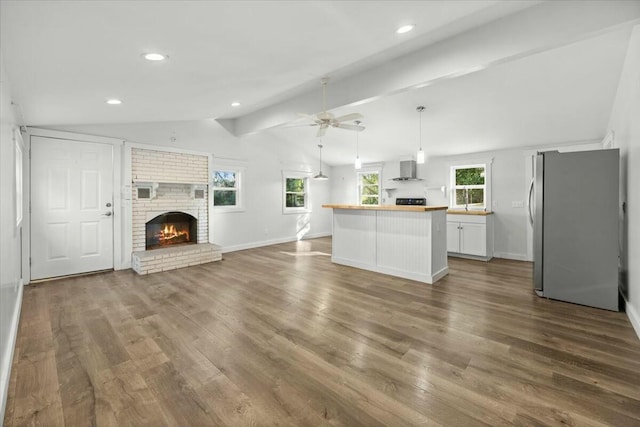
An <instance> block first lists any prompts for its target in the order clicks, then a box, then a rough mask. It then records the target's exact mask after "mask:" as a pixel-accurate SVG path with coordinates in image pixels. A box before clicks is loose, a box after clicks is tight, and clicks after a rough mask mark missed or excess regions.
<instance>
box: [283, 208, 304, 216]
mask: <svg viewBox="0 0 640 427" xmlns="http://www.w3.org/2000/svg"><path fill="white" fill-rule="evenodd" d="M301 213H311V209H308V208H285V209H283V210H282V214H283V215H296V214H301Z"/></svg>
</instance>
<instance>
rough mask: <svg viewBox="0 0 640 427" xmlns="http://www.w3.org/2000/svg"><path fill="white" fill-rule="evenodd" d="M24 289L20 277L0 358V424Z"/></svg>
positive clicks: (4, 407) (7, 388)
mask: <svg viewBox="0 0 640 427" xmlns="http://www.w3.org/2000/svg"><path fill="white" fill-rule="evenodd" d="M23 291H24V283H23V281H22V279H20V281H19V287H18V301H17V303H16V305H17V307H15V309H14V311H13V318H12V319H11V330H10V331H9V342H8V344H9V346H8V347H7V348H6V349H5V351H6V352H8V353H9V354H8V357H6V358H4V359H2V366H0V424H1V421H2V420H4V414H5V410H6V406H7V396H8V391H9V381H10V379H11V364H12V363H13V353H14V351H15V349H16V339H17V338H18V323H19V322H20V310H21V309H22V293H23Z"/></svg>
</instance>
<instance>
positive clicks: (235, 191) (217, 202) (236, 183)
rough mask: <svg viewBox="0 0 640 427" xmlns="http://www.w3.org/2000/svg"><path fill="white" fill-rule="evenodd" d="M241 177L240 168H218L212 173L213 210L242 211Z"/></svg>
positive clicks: (241, 171) (241, 170)
mask: <svg viewBox="0 0 640 427" xmlns="http://www.w3.org/2000/svg"><path fill="white" fill-rule="evenodd" d="M242 175H243V169H242V168H220V169H215V170H214V171H213V206H214V209H215V210H217V211H240V210H243V203H242Z"/></svg>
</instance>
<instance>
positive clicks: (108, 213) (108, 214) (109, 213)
mask: <svg viewBox="0 0 640 427" xmlns="http://www.w3.org/2000/svg"><path fill="white" fill-rule="evenodd" d="M111 215H113V213H112V212H107V213H106V214H104V216H111Z"/></svg>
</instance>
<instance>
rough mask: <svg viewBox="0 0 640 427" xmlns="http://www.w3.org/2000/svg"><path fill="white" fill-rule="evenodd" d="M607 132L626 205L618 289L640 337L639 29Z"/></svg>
mask: <svg viewBox="0 0 640 427" xmlns="http://www.w3.org/2000/svg"><path fill="white" fill-rule="evenodd" d="M609 130H611V131H613V132H614V134H615V141H614V147H618V148H620V156H621V159H620V178H621V179H620V195H621V199H622V201H624V202H626V215H624V214H623V215H622V227H621V239H620V240H621V250H622V251H621V252H622V259H621V262H622V266H621V270H622V274H621V288H622V291H623V294H624V295H625V298H626V300H627V307H626V310H627V315H628V316H629V319H630V320H631V323H632V324H633V327H634V328H635V330H636V333H637V334H638V336H639V337H640V263H638V260H640V25H638V26H636V27H635V28H634V29H633V33H632V35H631V38H630V41H629V47H628V50H627V57H626V59H625V63H624V67H623V70H622V75H621V77H620V83H619V85H618V92H617V95H616V100H615V103H614V106H613V109H612V112H611V119H610V121H609Z"/></svg>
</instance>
